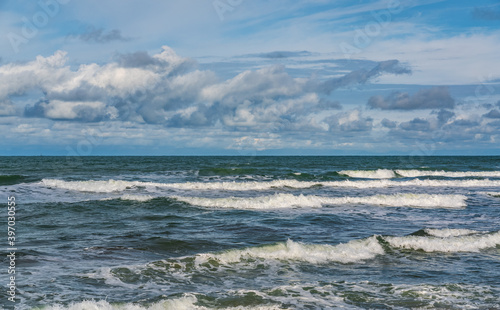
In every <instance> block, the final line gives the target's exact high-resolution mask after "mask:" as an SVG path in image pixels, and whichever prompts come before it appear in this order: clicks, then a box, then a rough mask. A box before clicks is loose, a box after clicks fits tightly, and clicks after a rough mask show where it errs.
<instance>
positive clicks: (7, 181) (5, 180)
mask: <svg viewBox="0 0 500 310" xmlns="http://www.w3.org/2000/svg"><path fill="white" fill-rule="evenodd" d="M38 180H40V179H38ZM27 181H28V182H29V181H33V180H30V178H29V177H26V176H24V175H17V174H15V175H10V174H7V175H0V185H15V184H19V183H24V182H27Z"/></svg>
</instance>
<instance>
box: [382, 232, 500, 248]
mask: <svg viewBox="0 0 500 310" xmlns="http://www.w3.org/2000/svg"><path fill="white" fill-rule="evenodd" d="M431 233H432V234H433V235H434V236H431V237H427V236H404V237H384V239H385V240H386V241H387V242H388V243H389V244H390V245H391V246H392V247H395V248H404V249H411V250H420V251H424V252H448V253H457V252H478V251H480V250H483V249H487V248H494V247H496V246H497V245H500V232H498V231H497V232H494V233H482V232H477V233H473V232H472V231H465V230H462V231H461V230H453V231H450V230H444V231H441V232H439V231H436V230H431Z"/></svg>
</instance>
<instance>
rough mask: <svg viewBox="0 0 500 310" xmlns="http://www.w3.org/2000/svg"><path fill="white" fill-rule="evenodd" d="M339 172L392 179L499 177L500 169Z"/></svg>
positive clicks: (370, 177) (356, 176) (358, 176)
mask: <svg viewBox="0 0 500 310" xmlns="http://www.w3.org/2000/svg"><path fill="white" fill-rule="evenodd" d="M338 173H339V174H342V175H346V176H349V177H351V178H363V179H392V178H396V177H404V178H417V177H428V176H434V177H446V178H467V177H482V178H500V171H444V170H438V171H430V170H417V169H410V170H404V169H396V170H391V169H377V170H342V171H339V172H338Z"/></svg>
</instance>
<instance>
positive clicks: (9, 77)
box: [0, 0, 500, 156]
mask: <svg viewBox="0 0 500 310" xmlns="http://www.w3.org/2000/svg"><path fill="white" fill-rule="evenodd" d="M0 29H1V36H0V130H1V132H2V135H1V137H0V145H1V148H0V155H40V154H43V155H63V156H64V155H80V156H85V155H255V154H263V155H286V154H290V155H316V154H317V155H345V154H354V155H356V154H360V155H364V154H375V155H392V154H394V155H443V154H453V155H454V154H463V155H474V154H475V155H491V154H496V155H500V147H499V142H500V61H499V60H500V58H499V56H498V55H499V54H500V2H499V1H498V0H496V1H492V0H491V1H486V0H482V1H442V0H441V1H439V0H422V1H416V0H413V1H411V0H409V1H402V0H401V1H397V0H387V1H375V0H374V1H368V0H359V1H347V0H341V1H326V0H309V1H290V0H277V1H260V0H253V1H249V0H215V1H214V0H186V1H154V0H151V1H148V2H147V4H145V2H144V1H132V0H127V1H124V0H121V1H118V0H116V1H94V0H88V1H76V0H40V1H13V0H12V1H3V2H0Z"/></svg>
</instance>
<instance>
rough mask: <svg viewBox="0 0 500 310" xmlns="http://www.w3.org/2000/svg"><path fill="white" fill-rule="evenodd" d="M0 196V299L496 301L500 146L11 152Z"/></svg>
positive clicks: (281, 304) (447, 305)
mask: <svg viewBox="0 0 500 310" xmlns="http://www.w3.org/2000/svg"><path fill="white" fill-rule="evenodd" d="M11 195H14V196H15V199H16V216H15V217H16V221H15V227H16V247H17V249H18V250H17V251H16V265H15V267H16V274H15V275H16V300H15V301H16V302H15V303H12V302H11V301H9V300H8V299H7V298H8V296H9V295H8V292H7V290H8V281H9V279H8V276H9V275H8V274H7V270H8V266H9V259H10V258H9V257H7V255H8V254H9V251H7V248H8V245H7V201H8V200H7V197H9V196H11ZM0 199H1V201H0V203H1V204H2V205H3V207H2V208H3V209H4V211H2V212H1V214H3V216H2V219H1V220H2V227H4V228H3V229H2V231H4V233H3V234H4V236H3V237H2V238H0V240H4V241H2V243H3V244H1V251H2V259H1V261H0V264H1V266H0V270H1V271H0V273H1V277H0V281H1V282H2V283H1V286H2V288H3V289H2V291H1V293H0V304H1V305H2V307H3V308H4V309H13V306H14V305H15V307H16V309H46V310H49V309H50V310H51V309H61V310H63V309H72V310H81V309H92V310H94V309H127V310H128V309H130V310H131V309H134V310H139V309H140V310H145V309H151V310H153V309H154V310H159V309H179V310H182V309H227V310H235V309H500V157H83V158H65V157H2V158H0Z"/></svg>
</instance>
